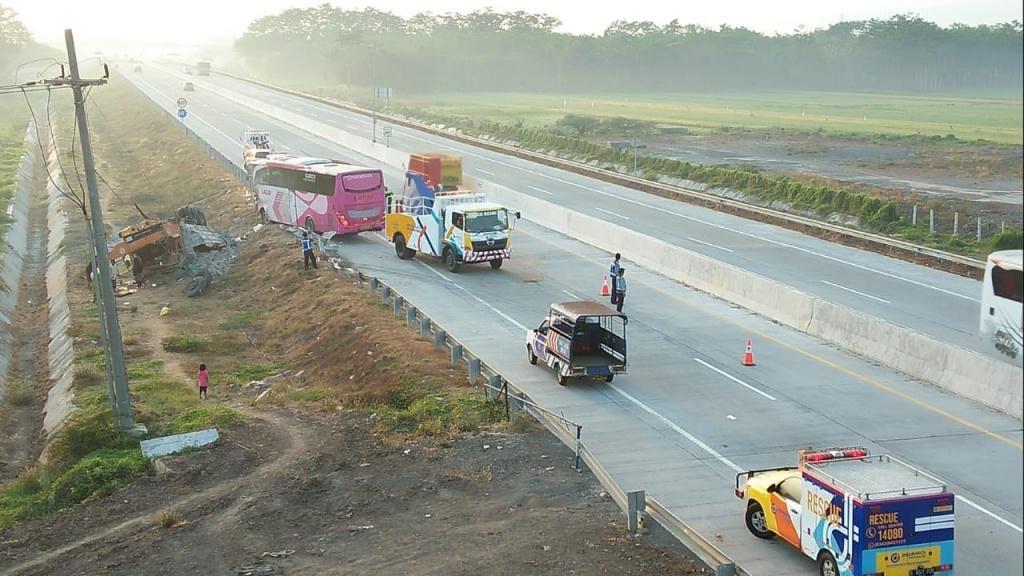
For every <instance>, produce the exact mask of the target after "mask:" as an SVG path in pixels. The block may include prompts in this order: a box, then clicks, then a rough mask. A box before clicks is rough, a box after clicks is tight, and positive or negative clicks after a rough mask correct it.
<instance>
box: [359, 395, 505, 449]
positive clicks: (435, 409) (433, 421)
mask: <svg viewBox="0 0 1024 576" xmlns="http://www.w3.org/2000/svg"><path fill="white" fill-rule="evenodd" d="M373 411H374V412H376V413H377V417H378V422H379V424H380V425H381V426H383V427H385V428H386V429H388V430H390V431H393V432H399V433H403V434H410V435H413V436H433V437H450V436H455V435H458V434H461V433H465V432H476V431H477V430H479V429H480V428H481V427H483V426H485V425H488V424H493V423H495V422H498V421H501V420H502V419H503V418H504V410H503V409H501V407H500V405H499V404H498V403H497V402H491V401H488V400H486V399H485V398H484V397H483V395H482V394H481V393H480V391H479V390H457V389H449V388H442V387H439V386H436V385H431V384H429V383H425V382H411V381H410V382H405V383H403V384H401V385H400V386H399V387H398V388H396V389H394V390H392V391H391V393H390V394H389V396H388V399H387V400H386V401H385V402H384V403H382V404H380V405H378V406H375V407H374V408H373Z"/></svg>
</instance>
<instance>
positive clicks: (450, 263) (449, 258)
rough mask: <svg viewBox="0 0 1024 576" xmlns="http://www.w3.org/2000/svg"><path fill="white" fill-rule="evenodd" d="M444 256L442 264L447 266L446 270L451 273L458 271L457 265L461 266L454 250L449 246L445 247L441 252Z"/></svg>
mask: <svg viewBox="0 0 1024 576" xmlns="http://www.w3.org/2000/svg"><path fill="white" fill-rule="evenodd" d="M441 255H442V257H443V258H444V265H445V266H447V267H448V270H449V271H450V272H451V273H453V274H458V273H459V267H460V266H462V264H461V263H459V259H458V258H456V257H455V250H452V249H451V248H449V247H445V249H444V252H442V253H441Z"/></svg>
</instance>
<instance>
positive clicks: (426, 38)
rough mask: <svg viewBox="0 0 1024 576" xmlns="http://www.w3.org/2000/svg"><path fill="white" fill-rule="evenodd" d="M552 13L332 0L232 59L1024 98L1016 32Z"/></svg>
mask: <svg viewBox="0 0 1024 576" xmlns="http://www.w3.org/2000/svg"><path fill="white" fill-rule="evenodd" d="M560 25H561V22H560V21H559V20H558V19H557V18H555V17H552V16H549V15H546V14H533V13H528V12H523V11H517V12H496V11H493V10H490V9H487V10H477V11H474V12H469V13H445V14H433V13H429V12H426V13H421V14H417V15H415V16H412V17H410V18H402V17H399V16H397V15H395V14H392V13H390V12H384V11H380V10H376V9H373V8H366V9H364V10H343V9H340V8H336V7H333V6H331V5H328V4H324V5H321V6H318V7H314V8H308V9H289V10H285V11H283V12H281V13H279V14H274V15H270V16H265V17H262V18H259V19H257V20H255V21H253V22H252V23H251V24H250V25H249V27H248V29H247V30H246V32H245V33H244V34H243V35H242V37H241V38H239V39H238V40H237V41H236V44H235V48H236V51H237V52H238V53H239V54H240V55H241V56H242V57H243V58H244V59H245V61H246V62H247V63H248V64H249V65H250V66H251V67H253V68H254V69H255V70H256V71H258V72H260V73H263V74H266V75H271V76H275V77H279V78H289V79H292V80H295V81H297V82H300V83H302V84H304V85H317V84H320V85H323V84H350V85H360V86H369V85H378V86H389V87H393V88H396V89H401V90H403V91H416V92H417V93H420V92H435V91H442V92H443V91H560V92H562V91H566V92H573V91H579V92H585V91H605V92H606V91H629V92H637V91H703V90H709V91H710V90H739V89H743V90H749V89H789V90H829V91H832V90H835V91H850V90H852V91H866V90H873V91H914V92H946V91H972V90H974V91H977V90H983V91H993V90H994V91H1000V90H1004V91H1005V90H1012V91H1014V92H1018V91H1020V87H1021V83H1022V79H1024V78H1022V68H1024V57H1022V46H1024V43H1022V38H1024V35H1022V31H1024V27H1022V25H1021V22H1019V21H1013V22H1008V23H1002V24H994V25H979V26H967V25H963V24H954V25H952V26H948V27H942V26H939V25H937V24H935V23H933V22H929V21H927V20H924V19H922V18H920V17H919V16H916V15H911V14H900V15H895V16H892V17H890V18H887V19H872V20H857V21H844V22H838V23H836V24H832V25H831V26H828V27H827V28H822V29H816V30H812V31H796V32H793V33H791V34H782V35H765V34H761V33H759V32H756V31H753V30H749V29H746V28H742V27H731V26H726V25H723V26H720V27H719V28H717V29H713V28H706V27H702V26H697V25H693V24H681V23H680V22H679V21H678V20H673V21H672V22H669V23H668V24H665V25H658V24H655V23H653V22H648V21H644V22H633V21H625V20H620V21H616V22H613V23H612V24H611V25H610V26H608V28H607V29H606V30H605V31H604V32H603V33H602V34H599V35H573V34H566V33H560V32H557V31H556V29H557V28H558V27H559V26H560Z"/></svg>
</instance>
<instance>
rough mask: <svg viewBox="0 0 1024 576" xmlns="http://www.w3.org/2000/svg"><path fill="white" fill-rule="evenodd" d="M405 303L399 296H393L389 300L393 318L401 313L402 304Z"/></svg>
mask: <svg viewBox="0 0 1024 576" xmlns="http://www.w3.org/2000/svg"><path fill="white" fill-rule="evenodd" d="M403 304H405V299H404V298H402V297H401V296H395V299H394V300H392V301H391V309H392V311H393V313H394V316H395V318H398V316H399V315H400V314H401V313H402V305H403Z"/></svg>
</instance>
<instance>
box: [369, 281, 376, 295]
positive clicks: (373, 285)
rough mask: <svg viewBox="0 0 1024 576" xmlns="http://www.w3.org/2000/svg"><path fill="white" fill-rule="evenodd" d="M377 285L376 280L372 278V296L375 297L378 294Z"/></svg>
mask: <svg viewBox="0 0 1024 576" xmlns="http://www.w3.org/2000/svg"><path fill="white" fill-rule="evenodd" d="M377 283H378V282H377V279H376V278H370V296H375V295H376V294H377Z"/></svg>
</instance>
